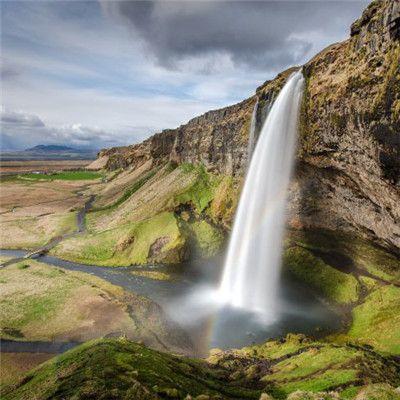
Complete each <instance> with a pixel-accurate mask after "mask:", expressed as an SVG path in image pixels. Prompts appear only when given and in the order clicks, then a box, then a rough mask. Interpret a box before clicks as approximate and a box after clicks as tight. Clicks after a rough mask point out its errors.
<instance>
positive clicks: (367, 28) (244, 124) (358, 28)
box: [99, 0, 400, 253]
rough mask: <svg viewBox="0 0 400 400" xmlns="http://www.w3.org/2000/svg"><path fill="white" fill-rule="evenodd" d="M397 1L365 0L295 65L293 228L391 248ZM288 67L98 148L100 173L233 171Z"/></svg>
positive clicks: (398, 173)
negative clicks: (132, 139)
mask: <svg viewBox="0 0 400 400" xmlns="http://www.w3.org/2000/svg"><path fill="white" fill-rule="evenodd" d="M399 32H400V6H399V3H398V2H397V1H394V0H384V1H374V2H373V3H371V4H370V6H369V7H368V8H367V9H366V10H365V11H364V13H363V15H362V16H361V17H360V19H359V20H357V21H356V22H354V24H353V25H352V27H351V37H350V38H349V39H348V40H346V41H344V42H342V43H338V44H334V45H332V46H330V47H328V48H327V49H325V50H323V51H322V52H321V53H319V54H318V55H316V56H315V57H314V58H313V59H312V60H310V61H309V62H308V63H307V64H306V65H304V67H303V71H304V75H305V77H306V81H307V84H306V89H305V94H304V101H303V106H302V113H301V132H300V138H299V152H298V165H297V169H296V173H295V177H294V179H293V182H292V185H291V190H290V205H289V212H290V221H289V225H290V226H291V227H293V228H295V229H330V230H339V231H344V232H350V233H356V234H357V235H361V236H362V237H364V238H368V239H371V240H375V241H376V242H378V243H379V244H380V245H382V246H385V247H386V248H388V249H389V250H390V251H392V252H395V253H399V251H400V250H399V249H400V226H399V225H398V221H399V220H400V201H399V200H400V88H399V85H400V70H399V68H400V67H399V59H400V44H399V43H400V40H399V36H400V33H399ZM294 70H295V68H291V69H289V70H287V71H285V72H283V73H281V74H279V75H278V76H277V77H276V78H275V79H273V80H271V81H267V82H265V83H264V84H263V85H262V86H260V87H259V88H258V89H257V91H256V93H255V95H254V96H253V97H251V98H249V99H247V100H245V101H243V102H241V103H239V104H236V105H233V106H230V107H226V108H223V109H220V110H216V111H210V112H207V113H206V114H204V115H202V116H200V117H197V118H194V119H192V120H191V121H189V122H188V123H187V124H186V125H182V126H180V127H179V128H177V129H172V130H165V131H163V132H161V133H158V134H156V135H154V136H152V137H151V138H149V139H147V140H145V141H144V142H143V143H140V144H136V145H132V146H127V147H122V148H113V149H110V150H104V151H102V152H101V153H100V154H99V156H100V158H101V159H102V160H103V162H104V163H105V164H106V167H107V168H108V169H110V170H113V169H117V168H131V169H135V168H138V167H139V166H141V165H143V164H144V163H145V162H148V161H149V160H150V161H151V162H152V163H153V165H163V164H165V163H167V162H174V163H178V164H180V163H192V164H199V163H200V164H203V165H204V166H205V167H206V169H207V171H209V172H211V173H215V174H222V175H231V176H234V177H239V178H240V177H241V176H243V174H244V172H245V169H246V165H247V163H248V160H247V146H248V135H249V126H250V120H251V115H252V111H253V108H254V105H255V103H256V101H257V100H258V109H257V119H256V127H257V132H258V133H259V131H260V128H261V126H262V123H263V121H264V120H265V117H266V115H267V113H268V109H269V107H270V106H271V104H272V102H273V100H274V99H275V98H276V96H277V94H278V93H279V90H280V89H281V88H282V86H283V85H284V83H285V81H286V79H287V77H288V76H289V75H290V74H291V73H292V72H293V71H294Z"/></svg>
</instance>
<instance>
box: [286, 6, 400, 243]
mask: <svg viewBox="0 0 400 400" xmlns="http://www.w3.org/2000/svg"><path fill="white" fill-rule="evenodd" d="M399 16H400V8H399V3H398V2H395V1H393V0H386V1H376V2H373V3H371V4H370V6H369V7H368V8H367V9H366V10H365V12H364V13H363V15H362V17H361V18H360V19H359V20H357V21H356V22H355V23H354V24H353V25H352V28H351V35H352V36H351V38H350V39H349V40H347V41H345V42H343V43H339V44H335V45H332V46H330V47H328V48H327V49H325V50H324V51H323V52H321V53H320V54H318V55H317V56H316V57H314V58H313V59H312V60H311V61H310V62H309V63H307V64H306V65H305V67H304V71H305V76H306V79H307V88H306V91H305V96H304V104H303V110H302V115H301V138H300V146H299V167H298V170H297V176H296V182H295V183H294V184H293V187H292V202H291V209H292V211H293V215H294V217H293V218H292V223H293V224H295V225H298V226H300V227H322V228H329V229H335V230H336V229H339V230H349V231H352V230H353V231H354V230H355V231H356V232H357V233H359V234H361V235H363V236H366V237H370V238H378V239H379V241H380V242H381V244H383V245H386V246H387V247H388V248H391V249H393V250H395V251H398V249H399V248H400V226H399V225H398V221H400V202H399V199H400V42H399V26H400V19H399Z"/></svg>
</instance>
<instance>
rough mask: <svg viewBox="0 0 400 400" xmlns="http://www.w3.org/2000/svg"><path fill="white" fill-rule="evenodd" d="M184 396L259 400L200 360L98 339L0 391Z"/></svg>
mask: <svg viewBox="0 0 400 400" xmlns="http://www.w3.org/2000/svg"><path fill="white" fill-rule="evenodd" d="M59 377H62V379H60V378H59ZM188 394H190V395H192V396H198V395H201V394H203V395H210V396H213V395H222V396H223V398H224V399H258V398H259V396H260V391H259V390H252V389H246V388H240V387H238V386H235V385H234V384H230V385H229V384H226V373H224V371H221V370H218V369H214V368H213V369H212V368H210V367H208V366H207V364H206V363H205V362H202V361H199V360H190V359H186V358H181V357H177V356H173V355H170V354H164V353H160V352H157V351H154V350H150V349H148V348H146V347H144V346H143V345H139V344H136V343H133V342H129V341H126V340H123V339H122V340H104V339H103V340H97V341H92V342H88V343H85V344H84V345H82V346H79V347H78V348H75V349H73V350H71V351H68V352H67V353H65V354H63V355H61V356H58V357H56V358H54V359H52V360H49V361H47V362H46V363H44V364H42V365H41V366H39V367H38V368H36V369H35V370H33V371H32V372H30V373H28V375H27V376H26V377H25V378H23V379H21V380H19V382H17V383H16V384H15V385H14V386H9V387H5V388H4V389H3V392H2V395H3V399H4V400H10V399H12V400H19V399H20V400H22V399H28V398H29V399H33V398H40V399H42V400H45V399H53V400H57V399H58V400H61V399H66V398H68V399H72V398H73V399H76V400H79V399H82V400H83V399H88V398H93V399H98V400H106V399H122V400H123V399H125V400H128V399H142V400H146V399H147V400H155V399H158V398H165V399H170V398H176V399H184V398H185V397H186V396H187V395H188Z"/></svg>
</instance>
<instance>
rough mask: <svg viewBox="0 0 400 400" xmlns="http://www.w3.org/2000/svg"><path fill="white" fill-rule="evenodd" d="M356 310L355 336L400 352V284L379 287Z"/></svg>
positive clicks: (353, 332)
mask: <svg viewBox="0 0 400 400" xmlns="http://www.w3.org/2000/svg"><path fill="white" fill-rule="evenodd" d="M352 314H353V322H352V325H351V328H350V330H349V332H348V336H349V337H350V338H351V339H355V340H357V341H360V342H361V343H367V344H369V345H371V346H373V347H374V348H375V349H377V350H380V351H384V352H389V353H392V354H400V288H398V287H395V286H392V285H391V286H385V287H381V288H379V289H377V290H375V291H374V292H372V293H371V294H369V295H368V296H367V297H366V299H365V301H364V302H363V304H361V305H359V306H357V307H355V308H354V309H353V312H352Z"/></svg>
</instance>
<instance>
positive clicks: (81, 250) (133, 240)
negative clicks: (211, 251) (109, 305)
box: [52, 212, 185, 266]
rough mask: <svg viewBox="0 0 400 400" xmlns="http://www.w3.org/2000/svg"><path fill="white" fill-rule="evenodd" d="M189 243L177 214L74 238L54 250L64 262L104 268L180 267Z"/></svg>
mask: <svg viewBox="0 0 400 400" xmlns="http://www.w3.org/2000/svg"><path fill="white" fill-rule="evenodd" d="M160 238H161V239H165V242H166V243H165V244H164V245H163V246H162V247H161V249H160V251H159V252H158V253H157V254H155V255H154V256H153V257H150V249H151V246H152V245H153V244H154V243H155V242H156V241H157V240H158V239H160ZM184 244H185V242H184V237H183V235H182V234H181V231H180V228H179V226H178V223H177V220H176V218H175V216H174V214H173V213H171V212H163V213H160V214H158V215H155V216H154V217H152V218H149V219H146V220H143V221H140V222H135V223H129V224H126V225H122V226H119V227H117V228H113V229H109V230H106V231H103V232H100V233H87V234H85V235H82V236H80V237H79V238H70V239H67V240H65V241H63V242H62V243H60V244H59V245H58V246H56V247H55V248H54V249H53V250H52V254H55V255H57V256H59V257H61V258H65V259H68V260H71V261H76V262H81V263H84V264H96V265H104V266H127V265H141V264H147V263H148V262H164V263H167V264H169V263H171V264H176V263H179V262H180V255H181V251H182V249H183V246H184Z"/></svg>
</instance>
